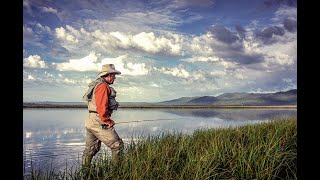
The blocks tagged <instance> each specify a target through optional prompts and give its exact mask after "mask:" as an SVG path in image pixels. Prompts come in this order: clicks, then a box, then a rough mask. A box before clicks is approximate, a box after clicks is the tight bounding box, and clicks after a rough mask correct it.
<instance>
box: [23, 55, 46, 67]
mask: <svg viewBox="0 0 320 180" xmlns="http://www.w3.org/2000/svg"><path fill="white" fill-rule="evenodd" d="M23 66H24V67H29V68H48V66H47V65H46V63H45V62H44V60H42V59H41V57H40V56H39V55H31V56H29V57H27V58H24V59H23Z"/></svg>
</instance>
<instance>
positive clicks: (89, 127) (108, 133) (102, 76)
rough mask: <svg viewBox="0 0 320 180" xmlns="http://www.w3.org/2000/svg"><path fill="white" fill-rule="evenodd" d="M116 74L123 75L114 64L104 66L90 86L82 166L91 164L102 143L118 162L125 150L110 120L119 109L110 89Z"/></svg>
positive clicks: (84, 98)
mask: <svg viewBox="0 0 320 180" xmlns="http://www.w3.org/2000/svg"><path fill="white" fill-rule="evenodd" d="M116 74H121V72H120V71H117V70H115V67H114V65H113V64H106V65H103V66H102V71H101V72H100V73H99V74H98V76H99V78H98V79H96V80H95V81H93V82H91V83H90V84H89V89H88V91H87V93H86V94H85V95H84V96H83V100H85V101H87V102H88V110H89V113H88V114H87V116H86V120H85V127H86V131H87V134H86V147H85V149H84V151H83V155H82V164H83V165H88V164H90V163H91V160H92V158H93V156H94V155H95V154H96V153H97V152H98V151H99V150H100V147H101V141H102V142H103V143H104V144H105V145H107V146H108V147H109V148H110V149H111V151H112V158H113V159H114V160H117V159H118V158H119V154H120V152H121V150H122V148H123V142H122V139H121V138H120V137H119V136H118V133H117V132H116V130H115V129H114V127H113V126H114V124H115V123H114V121H113V120H112V119H111V118H110V117H111V114H112V112H113V110H116V109H117V108H118V105H119V104H118V102H117V101H116V100H115V97H116V91H115V90H114V89H113V88H112V87H110V86H109V85H110V84H113V82H114V80H115V79H116Z"/></svg>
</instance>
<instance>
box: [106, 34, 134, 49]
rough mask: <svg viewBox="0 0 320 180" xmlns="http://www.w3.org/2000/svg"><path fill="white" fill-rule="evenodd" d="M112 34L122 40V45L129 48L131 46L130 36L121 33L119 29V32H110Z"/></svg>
mask: <svg viewBox="0 0 320 180" xmlns="http://www.w3.org/2000/svg"><path fill="white" fill-rule="evenodd" d="M110 35H111V36H114V37H115V38H117V39H118V40H119V41H120V43H119V44H120V47H123V48H129V47H130V44H131V43H130V37H128V36H127V35H125V34H122V33H120V32H119V31H117V32H111V33H110Z"/></svg>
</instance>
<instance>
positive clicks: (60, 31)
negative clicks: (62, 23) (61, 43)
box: [55, 27, 79, 43]
mask: <svg viewBox="0 0 320 180" xmlns="http://www.w3.org/2000/svg"><path fill="white" fill-rule="evenodd" d="M55 30H56V36H57V38H58V39H61V40H65V41H68V42H71V43H78V42H79V41H78V39H76V38H75V37H74V36H73V35H71V34H69V33H67V32H66V30H65V29H64V28H63V27H60V28H56V29H55Z"/></svg>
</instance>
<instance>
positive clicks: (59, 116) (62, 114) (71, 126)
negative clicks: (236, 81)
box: [23, 109, 297, 173]
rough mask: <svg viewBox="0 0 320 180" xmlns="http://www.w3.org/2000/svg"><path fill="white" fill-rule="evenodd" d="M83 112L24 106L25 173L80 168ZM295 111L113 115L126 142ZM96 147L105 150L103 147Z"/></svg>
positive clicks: (126, 112) (263, 119) (129, 111)
mask: <svg viewBox="0 0 320 180" xmlns="http://www.w3.org/2000/svg"><path fill="white" fill-rule="evenodd" d="M86 113H87V111H86V109H24V110H23V133H24V136H23V153H24V154H23V157H24V171H25V172H24V173H28V172H29V171H30V167H31V165H32V166H34V167H37V166H41V167H42V168H50V166H54V167H56V168H58V169H63V168H65V167H66V165H67V166H68V167H70V166H79V162H80V161H81V155H82V151H83V149H84V145H85V143H84V140H85V129H84V117H85V114H86ZM296 113H297V111H296V110H289V109H274V110H270V109H119V110H118V111H115V112H114V114H113V115H112V117H113V119H114V120H115V122H116V123H119V124H117V125H116V126H115V127H116V130H117V131H118V133H119V135H120V137H121V138H122V139H123V140H124V142H125V143H128V142H129V141H130V140H131V139H133V138H140V137H143V136H147V135H157V134H159V133H161V132H182V133H185V134H190V133H192V132H193V131H195V130H196V129H201V128H223V127H230V126H241V125H246V124H252V123H260V122H266V121H267V120H269V119H271V118H273V117H279V116H281V117H283V116H296ZM131 121H139V122H131ZM128 122H131V123H128ZM101 149H102V151H103V150H106V151H109V150H108V148H107V147H106V146H105V145H102V148H101ZM102 151H101V152H102Z"/></svg>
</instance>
